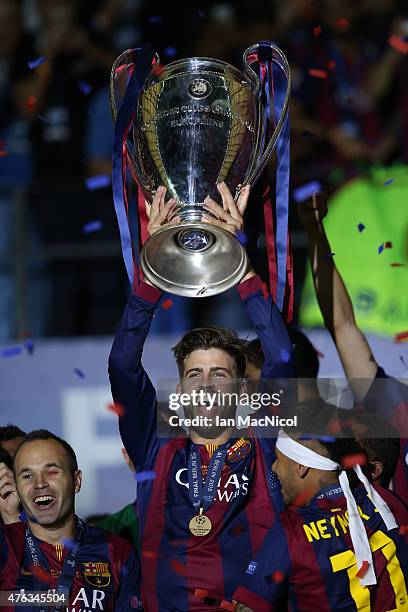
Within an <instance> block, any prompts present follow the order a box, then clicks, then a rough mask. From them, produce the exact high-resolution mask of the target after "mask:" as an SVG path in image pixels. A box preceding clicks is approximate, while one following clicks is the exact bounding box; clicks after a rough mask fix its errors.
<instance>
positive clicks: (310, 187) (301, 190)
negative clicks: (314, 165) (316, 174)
mask: <svg viewBox="0 0 408 612" xmlns="http://www.w3.org/2000/svg"><path fill="white" fill-rule="evenodd" d="M321 190H322V186H321V184H320V183H319V181H312V182H311V183H306V185H302V186H301V187H298V188H297V189H295V190H294V192H293V198H294V200H295V202H298V203H299V202H304V201H305V200H307V199H308V198H310V197H311V196H312V195H314V194H315V193H320V192H321Z"/></svg>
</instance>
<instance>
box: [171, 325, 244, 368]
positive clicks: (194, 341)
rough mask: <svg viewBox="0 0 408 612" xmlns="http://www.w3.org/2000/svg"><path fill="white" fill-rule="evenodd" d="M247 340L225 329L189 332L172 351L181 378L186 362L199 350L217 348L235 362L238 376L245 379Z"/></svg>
mask: <svg viewBox="0 0 408 612" xmlns="http://www.w3.org/2000/svg"><path fill="white" fill-rule="evenodd" d="M245 345H246V342H245V340H241V339H240V338H239V337H238V334H237V333H236V332H235V331H232V330H230V329H226V328H225V327H216V326H213V327H198V328H196V329H192V330H190V331H188V332H187V333H186V334H184V336H183V337H182V338H181V340H180V341H179V342H178V343H177V344H176V346H173V348H172V351H173V353H174V357H175V359H176V362H177V366H178V370H179V375H180V378H182V376H183V375H184V360H185V359H186V358H187V357H188V356H189V355H190V354H191V353H192V352H193V351H196V350H199V349H203V350H208V349H210V348H217V349H220V350H222V351H224V352H225V353H227V354H228V355H230V356H231V357H232V358H233V360H234V361H235V366H236V370H237V376H238V377H239V378H243V377H244V375H245V366H246V362H247V354H246V348H245Z"/></svg>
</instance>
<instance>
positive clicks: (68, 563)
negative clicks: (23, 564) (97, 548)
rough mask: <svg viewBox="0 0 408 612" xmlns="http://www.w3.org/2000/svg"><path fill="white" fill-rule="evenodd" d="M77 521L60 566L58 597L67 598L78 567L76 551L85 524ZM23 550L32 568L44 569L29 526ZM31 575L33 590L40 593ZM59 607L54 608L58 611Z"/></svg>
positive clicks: (38, 583) (34, 577)
mask: <svg viewBox="0 0 408 612" xmlns="http://www.w3.org/2000/svg"><path fill="white" fill-rule="evenodd" d="M76 519H77V529H76V532H75V537H74V539H73V541H72V548H71V550H70V551H69V552H68V554H67V556H66V558H65V561H64V564H63V566H62V572H61V576H60V578H59V580H58V588H57V591H58V595H62V594H64V595H66V597H67V598H69V594H70V591H71V587H72V583H73V580H74V577H75V572H76V569H77V565H78V549H79V547H80V545H81V543H82V541H83V537H84V532H85V523H84V522H83V521H82V520H81V519H80V518H78V517H76ZM25 548H26V552H27V553H28V557H29V559H31V565H32V566H34V567H45V566H46V561H45V557H44V553H43V551H42V550H41V547H40V546H38V544H37V542H36V540H35V537H34V536H33V532H32V531H31V529H30V527H29V525H28V524H27V528H26V534H25ZM32 575H33V590H34V591H41V586H42V583H41V581H40V580H39V579H38V577H37V576H35V574H34V571H32ZM58 609H59V607H57V608H55V610H58Z"/></svg>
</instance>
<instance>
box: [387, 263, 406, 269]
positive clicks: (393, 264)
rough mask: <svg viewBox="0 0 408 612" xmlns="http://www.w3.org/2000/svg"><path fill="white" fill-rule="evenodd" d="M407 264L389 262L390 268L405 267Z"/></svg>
mask: <svg viewBox="0 0 408 612" xmlns="http://www.w3.org/2000/svg"><path fill="white" fill-rule="evenodd" d="M406 265H407V264H403V263H392V264H390V266H391V268H402V267H405V266H406Z"/></svg>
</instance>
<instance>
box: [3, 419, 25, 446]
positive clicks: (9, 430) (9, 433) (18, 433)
mask: <svg viewBox="0 0 408 612" xmlns="http://www.w3.org/2000/svg"><path fill="white" fill-rule="evenodd" d="M26 436H27V434H26V432H25V431H23V430H22V429H20V428H19V427H17V425H12V424H11V423H9V424H8V425H5V426H3V427H0V443H1V442H8V440H14V438H25V437H26Z"/></svg>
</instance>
